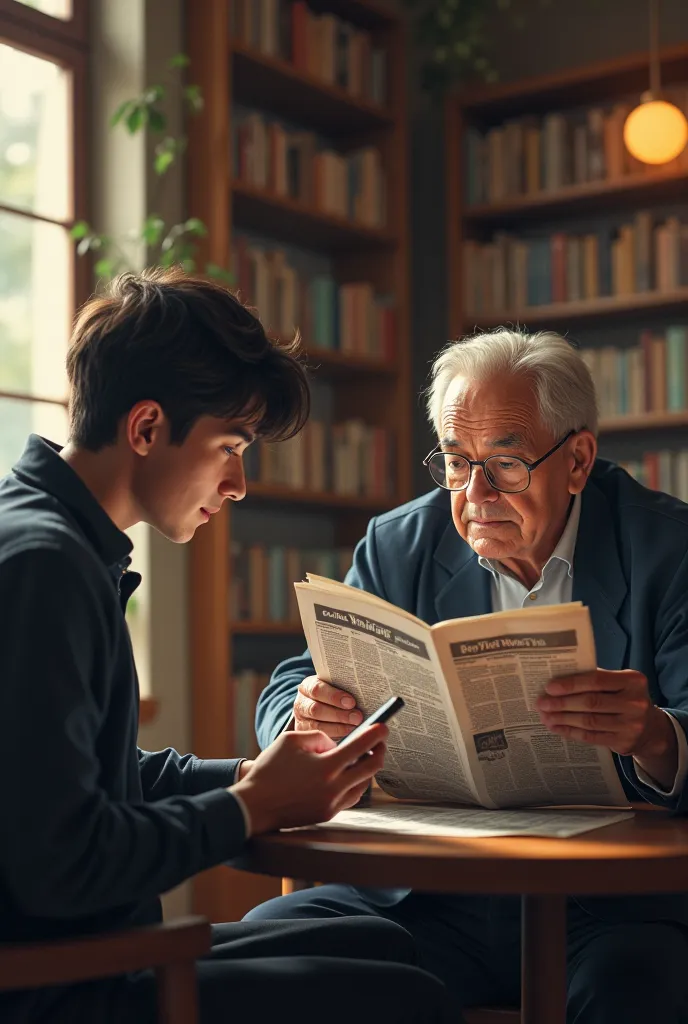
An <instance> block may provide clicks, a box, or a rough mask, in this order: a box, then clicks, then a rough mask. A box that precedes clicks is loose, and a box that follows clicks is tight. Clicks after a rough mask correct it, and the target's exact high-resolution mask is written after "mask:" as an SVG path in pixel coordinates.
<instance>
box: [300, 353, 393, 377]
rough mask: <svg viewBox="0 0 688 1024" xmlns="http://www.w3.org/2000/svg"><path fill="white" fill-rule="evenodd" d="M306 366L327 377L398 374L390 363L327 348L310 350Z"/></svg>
mask: <svg viewBox="0 0 688 1024" xmlns="http://www.w3.org/2000/svg"><path fill="white" fill-rule="evenodd" d="M306 358H307V361H308V365H309V367H310V368H311V369H312V370H317V371H318V373H320V374H322V375H324V376H328V377H352V376H357V375H358V374H359V373H371V374H380V375H382V376H393V375H394V374H396V373H397V372H398V370H397V367H396V366H394V365H392V364H391V363H387V362H382V360H381V359H373V358H372V357H370V356H364V355H352V354H350V353H348V352H339V351H337V350H331V349H327V348H311V349H308V350H307V352H306Z"/></svg>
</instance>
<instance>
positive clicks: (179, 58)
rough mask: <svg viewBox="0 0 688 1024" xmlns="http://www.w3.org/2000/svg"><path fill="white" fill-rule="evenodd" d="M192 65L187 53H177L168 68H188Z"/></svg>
mask: <svg viewBox="0 0 688 1024" xmlns="http://www.w3.org/2000/svg"><path fill="white" fill-rule="evenodd" d="M190 63H191V59H190V58H189V57H188V56H187V55H186V54H185V53H175V55H174V57H172V58H171V59H170V62H169V65H168V67H170V68H188V66H189V64H190Z"/></svg>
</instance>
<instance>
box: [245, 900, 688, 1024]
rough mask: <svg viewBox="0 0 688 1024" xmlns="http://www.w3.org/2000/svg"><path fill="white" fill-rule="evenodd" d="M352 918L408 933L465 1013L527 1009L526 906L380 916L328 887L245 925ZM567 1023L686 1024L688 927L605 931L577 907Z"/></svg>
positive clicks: (431, 908)
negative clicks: (523, 966) (523, 999)
mask: <svg viewBox="0 0 688 1024" xmlns="http://www.w3.org/2000/svg"><path fill="white" fill-rule="evenodd" d="M348 914H356V915H361V914H370V915H374V916H381V917H385V918H387V919H389V920H392V921H396V922H398V923H399V924H402V925H403V926H404V928H406V929H407V930H408V931H409V932H410V933H411V934H412V935H413V937H414V939H415V940H416V946H417V948H418V954H419V963H420V966H421V967H423V968H425V970H427V971H430V972H431V973H432V974H434V975H436V976H437V977H438V978H440V979H441V980H442V981H444V983H445V985H446V986H447V988H448V989H449V991H450V993H451V994H452V995H453V996H454V997H455V999H456V1001H457V1003H458V1004H459V1006H461V1007H463V1008H467V1007H471V1006H504V1007H510V1006H511V1007H514V1006H518V1005H519V1003H520V958H521V938H520V902H519V900H518V898H514V897H499V898H489V897H484V896H450V895H440V894H422V893H412V894H411V895H410V896H407V897H406V898H405V899H404V900H402V901H401V902H400V903H397V904H395V905H394V906H391V907H378V906H375V905H373V904H371V903H370V901H369V899H368V898H367V896H366V894H365V892H364V891H363V892H362V891H360V890H358V889H355V888H353V887H351V886H346V885H323V886H319V887H317V888H313V889H306V890H304V891H303V892H296V893H293V894H291V895H289V896H283V897H279V898H277V899H274V900H270V901H269V902H267V903H264V904H262V905H261V906H259V907H256V908H255V909H254V910H252V911H251V912H250V913H249V914H247V916H246V918H245V920H249V921H261V920H262V921H265V920H273V919H276V918H279V919H291V920H293V919H295V918H300V919H304V918H309V919H312V918H329V919H332V918H340V917H342V916H346V915H348ZM542 984H543V985H546V984H547V979H546V978H543V979H542ZM459 1019H460V1018H459ZM567 1022H568V1024H688V935H687V933H686V930H685V929H684V928H683V926H681V925H679V924H674V923H671V922H664V921H655V922H652V921H648V922H624V923H618V922H608V921H607V922H606V921H603V920H600V919H598V918H596V917H595V916H593V914H591V913H589V912H588V911H587V910H585V909H584V908H583V907H581V906H579V904H578V903H577V902H576V901H575V900H569V905H568V1011H567ZM456 1024H458V1021H457V1022H456Z"/></svg>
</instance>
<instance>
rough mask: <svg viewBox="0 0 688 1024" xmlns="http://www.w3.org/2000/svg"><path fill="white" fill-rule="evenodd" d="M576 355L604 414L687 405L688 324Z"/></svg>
mask: <svg viewBox="0 0 688 1024" xmlns="http://www.w3.org/2000/svg"><path fill="white" fill-rule="evenodd" d="M581 355H582V356H583V358H584V359H585V361H586V363H587V364H588V367H589V368H590V372H591V374H592V378H593V380H594V381H595V388H596V391H597V403H598V407H599V412H600V416H601V417H602V418H603V419H604V418H605V417H614V416H639V415H642V414H643V413H659V412H682V411H684V410H686V409H688V327H686V326H674V327H667V329H666V330H665V331H664V332H663V333H662V332H659V331H656V332H655V331H643V332H642V334H641V335H640V339H639V344H637V345H633V346H629V347H628V348H615V347H613V346H611V345H605V346H604V347H602V348H584V349H582V350H581ZM661 489H662V490H663V489H664V488H661Z"/></svg>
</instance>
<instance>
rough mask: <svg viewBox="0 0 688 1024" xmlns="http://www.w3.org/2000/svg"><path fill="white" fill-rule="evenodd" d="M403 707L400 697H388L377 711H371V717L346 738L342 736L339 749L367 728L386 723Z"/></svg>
mask: <svg viewBox="0 0 688 1024" xmlns="http://www.w3.org/2000/svg"><path fill="white" fill-rule="evenodd" d="M403 706H404V702H403V700H402V699H401V697H390V698H389V700H386V701H385V703H384V704H382V705H381V706H380V707H379V708H378V709H377V711H373V713H372V715H368V717H367V718H365V719H364V720H363V721H362V722H361V724H360V725H357V726H356V728H355V729H353V730H352V731H351V732H350V733H349V735H348V736H344V738H343V739H341V740H340V741H339V744H338V746H340V747H341V746H342V745H343V744H344V743H350V742H351V740H355V739H356V737H357V736H360V734H361V733H362V732H363V730H364V729H367V728H369V726H371V725H377V723H378V722H386V721H387V720H388V719H390V718H391V717H392V715H396V713H397V711H401V709H402V708H403Z"/></svg>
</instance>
